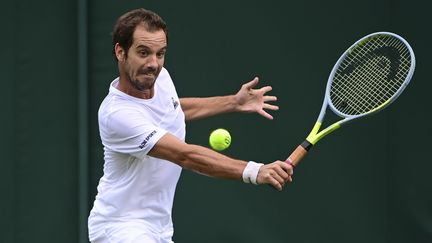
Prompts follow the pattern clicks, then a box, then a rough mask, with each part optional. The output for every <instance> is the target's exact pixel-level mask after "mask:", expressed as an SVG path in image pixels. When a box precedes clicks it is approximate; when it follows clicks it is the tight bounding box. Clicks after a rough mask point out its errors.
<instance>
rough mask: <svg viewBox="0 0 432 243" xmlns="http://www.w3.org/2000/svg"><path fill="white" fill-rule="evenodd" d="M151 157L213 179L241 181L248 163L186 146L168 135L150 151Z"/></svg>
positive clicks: (198, 147) (194, 146)
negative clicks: (167, 161) (170, 162)
mask: <svg viewBox="0 0 432 243" xmlns="http://www.w3.org/2000/svg"><path fill="white" fill-rule="evenodd" d="M149 155H150V156H153V157H157V158H161V159H165V160H169V161H172V162H173V163H176V164H178V165H180V166H181V167H183V168H185V169H188V170H192V171H195V172H198V173H200V174H204V175H207V176H211V177H217V178H223V179H235V180H241V179H242V173H243V170H244V168H245V167H246V164H247V163H246V161H242V160H237V159H232V158H229V157H227V156H225V155H223V154H220V153H217V152H215V151H213V150H211V149H208V148H205V147H202V146H199V145H192V144H186V143H184V142H182V141H180V140H178V139H177V138H175V137H174V136H172V135H170V134H167V135H165V136H164V137H162V138H161V139H160V140H159V142H158V143H157V144H156V145H155V147H154V148H153V149H152V150H150V152H149Z"/></svg>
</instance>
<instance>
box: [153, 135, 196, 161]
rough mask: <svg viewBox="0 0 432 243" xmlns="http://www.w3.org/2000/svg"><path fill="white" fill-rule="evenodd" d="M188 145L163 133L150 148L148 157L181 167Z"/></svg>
mask: <svg viewBox="0 0 432 243" xmlns="http://www.w3.org/2000/svg"><path fill="white" fill-rule="evenodd" d="M189 147H190V145H188V144H187V143H185V142H183V141H182V140H180V139H178V138H177V137H176V136H174V135H172V134H170V133H165V134H164V135H163V136H162V137H161V138H160V139H159V140H158V141H157V142H156V144H155V145H154V146H153V147H152V148H151V150H150V151H149V152H148V155H150V156H152V157H156V158H160V159H164V160H169V161H171V162H173V163H176V164H178V165H180V166H183V164H184V161H185V160H186V154H187V151H188V150H190V148H189Z"/></svg>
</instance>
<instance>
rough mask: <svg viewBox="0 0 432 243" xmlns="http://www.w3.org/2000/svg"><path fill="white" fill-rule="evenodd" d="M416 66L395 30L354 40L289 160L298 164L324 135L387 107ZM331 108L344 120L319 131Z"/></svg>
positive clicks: (412, 53)
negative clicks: (311, 122)
mask: <svg viewBox="0 0 432 243" xmlns="http://www.w3.org/2000/svg"><path fill="white" fill-rule="evenodd" d="M414 69H415V57H414V52H413V50H412V48H411V46H410V45H409V44H408V42H407V41H405V40H404V39H403V38H402V37H400V36H398V35H396V34H394V33H389V32H377V33H373V34H370V35H367V36H365V37H363V38H361V39H360V40H358V41H357V42H355V43H354V44H353V45H352V46H351V47H350V48H348V50H346V51H345V52H344V53H343V54H342V56H341V57H340V58H339V60H338V61H337V62H336V64H335V65H334V67H333V69H332V71H331V73H330V76H329V78H328V81H327V87H326V92H325V96H324V102H323V104H322V107H321V112H320V114H319V116H318V119H317V121H316V122H315V125H314V127H313V129H312V131H311V132H310V134H309V136H307V138H306V140H305V141H304V142H303V143H302V144H300V145H299V146H298V147H297V148H296V149H295V150H294V152H293V153H292V154H291V155H290V156H289V157H288V159H287V162H289V163H291V164H292V165H293V166H296V165H297V164H298V163H299V162H300V161H301V160H302V159H303V158H304V157H305V156H306V154H307V153H308V151H309V150H310V148H311V147H312V146H314V145H315V144H316V143H317V142H318V141H319V140H320V139H322V138H323V137H325V136H327V135H329V134H330V133H332V132H334V131H336V130H337V129H338V128H340V127H342V126H344V125H346V124H348V123H349V122H351V121H353V120H355V119H358V118H361V117H364V116H369V115H372V114H375V113H377V112H379V111H381V110H383V109H384V108H386V107H387V106H388V105H389V104H391V103H392V102H393V101H395V100H396V99H397V98H398V97H399V95H400V94H401V93H402V92H403V91H404V89H405V87H406V86H407V85H408V84H409V82H410V80H411V77H412V75H413V73H414ZM328 107H330V110H331V111H333V112H334V113H335V114H336V115H337V116H339V117H340V118H341V119H340V120H338V121H336V122H334V123H333V124H331V125H329V126H328V127H326V128H325V129H323V130H321V131H320V128H321V125H322V122H323V119H324V117H325V115H326V111H327V110H328V109H327V108H328Z"/></svg>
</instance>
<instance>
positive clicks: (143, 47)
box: [136, 44, 167, 52]
mask: <svg viewBox="0 0 432 243" xmlns="http://www.w3.org/2000/svg"><path fill="white" fill-rule="evenodd" d="M136 48H137V49H146V50H151V48H150V47H148V46H146V45H143V44H141V45H138V46H137V47H136ZM166 50H167V46H164V47H162V48H160V49H159V50H158V51H157V52H159V51H166Z"/></svg>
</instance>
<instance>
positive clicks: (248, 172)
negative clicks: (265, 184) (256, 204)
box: [242, 161, 264, 185]
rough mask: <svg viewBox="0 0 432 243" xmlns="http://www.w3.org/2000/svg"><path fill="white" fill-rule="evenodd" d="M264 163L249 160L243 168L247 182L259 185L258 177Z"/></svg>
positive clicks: (244, 178)
mask: <svg viewBox="0 0 432 243" xmlns="http://www.w3.org/2000/svg"><path fill="white" fill-rule="evenodd" d="M263 165H264V164H262V163H256V162H254V161H249V162H248V163H247V165H246V167H245V168H244V170H243V174H242V178H243V181H244V182H245V183H252V184H254V185H258V182H257V177H258V172H259V170H260V168H261V166H263Z"/></svg>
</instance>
